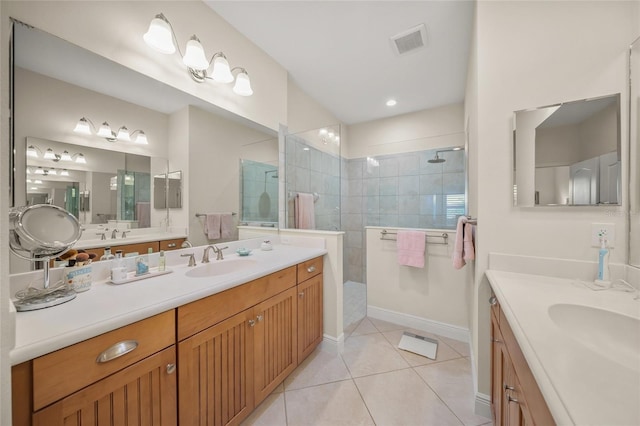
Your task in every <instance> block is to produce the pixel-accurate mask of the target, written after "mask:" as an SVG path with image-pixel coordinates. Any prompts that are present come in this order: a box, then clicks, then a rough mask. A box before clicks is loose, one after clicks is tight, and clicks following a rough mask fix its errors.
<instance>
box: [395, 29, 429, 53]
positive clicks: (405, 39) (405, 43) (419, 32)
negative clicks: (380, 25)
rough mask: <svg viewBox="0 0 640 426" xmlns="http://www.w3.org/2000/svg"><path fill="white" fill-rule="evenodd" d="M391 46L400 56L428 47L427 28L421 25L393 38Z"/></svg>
mask: <svg viewBox="0 0 640 426" xmlns="http://www.w3.org/2000/svg"><path fill="white" fill-rule="evenodd" d="M391 45H392V46H393V50H394V52H396V54H398V55H405V54H407V53H410V52H414V51H416V50H419V49H422V48H424V47H426V46H427V27H425V25H424V24H420V25H418V26H416V27H413V28H409V29H408V30H405V31H402V32H401V33H399V34H396V35H394V36H393V37H391Z"/></svg>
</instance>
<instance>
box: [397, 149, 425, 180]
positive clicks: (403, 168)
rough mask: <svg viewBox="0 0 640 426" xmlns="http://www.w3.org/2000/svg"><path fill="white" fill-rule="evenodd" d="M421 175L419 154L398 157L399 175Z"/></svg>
mask: <svg viewBox="0 0 640 426" xmlns="http://www.w3.org/2000/svg"><path fill="white" fill-rule="evenodd" d="M419 173H420V155H419V154H418V153H413V154H404V155H402V156H400V157H398V174H399V175H400V176H402V175H404V176H412V175H417V174H419Z"/></svg>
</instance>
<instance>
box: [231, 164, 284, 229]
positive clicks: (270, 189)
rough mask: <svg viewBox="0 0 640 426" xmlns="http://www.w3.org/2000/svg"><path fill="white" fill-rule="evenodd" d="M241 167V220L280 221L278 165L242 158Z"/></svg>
mask: <svg viewBox="0 0 640 426" xmlns="http://www.w3.org/2000/svg"><path fill="white" fill-rule="evenodd" d="M241 169H242V181H241V188H240V189H241V193H240V200H241V204H242V217H241V218H240V221H241V222H258V223H278V179H277V178H278V173H277V171H278V167H277V166H274V165H271V164H265V163H259V162H257V161H251V160H242V164H241ZM264 194H267V195H264ZM261 203H262V204H261Z"/></svg>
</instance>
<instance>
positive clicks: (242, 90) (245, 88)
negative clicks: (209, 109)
mask: <svg viewBox="0 0 640 426" xmlns="http://www.w3.org/2000/svg"><path fill="white" fill-rule="evenodd" d="M233 91H234V92H235V93H236V94H238V95H240V96H251V95H253V90H252V89H251V80H249V74H247V72H246V71H244V70H242V71H241V72H240V74H238V76H237V77H236V84H235V85H234V86H233Z"/></svg>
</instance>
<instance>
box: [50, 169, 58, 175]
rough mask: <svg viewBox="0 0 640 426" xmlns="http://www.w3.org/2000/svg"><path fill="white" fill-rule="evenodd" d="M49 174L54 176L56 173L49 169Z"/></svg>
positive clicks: (54, 170)
mask: <svg viewBox="0 0 640 426" xmlns="http://www.w3.org/2000/svg"><path fill="white" fill-rule="evenodd" d="M49 174H50V175H53V176H55V175H57V174H58V173H57V172H56V169H49Z"/></svg>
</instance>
